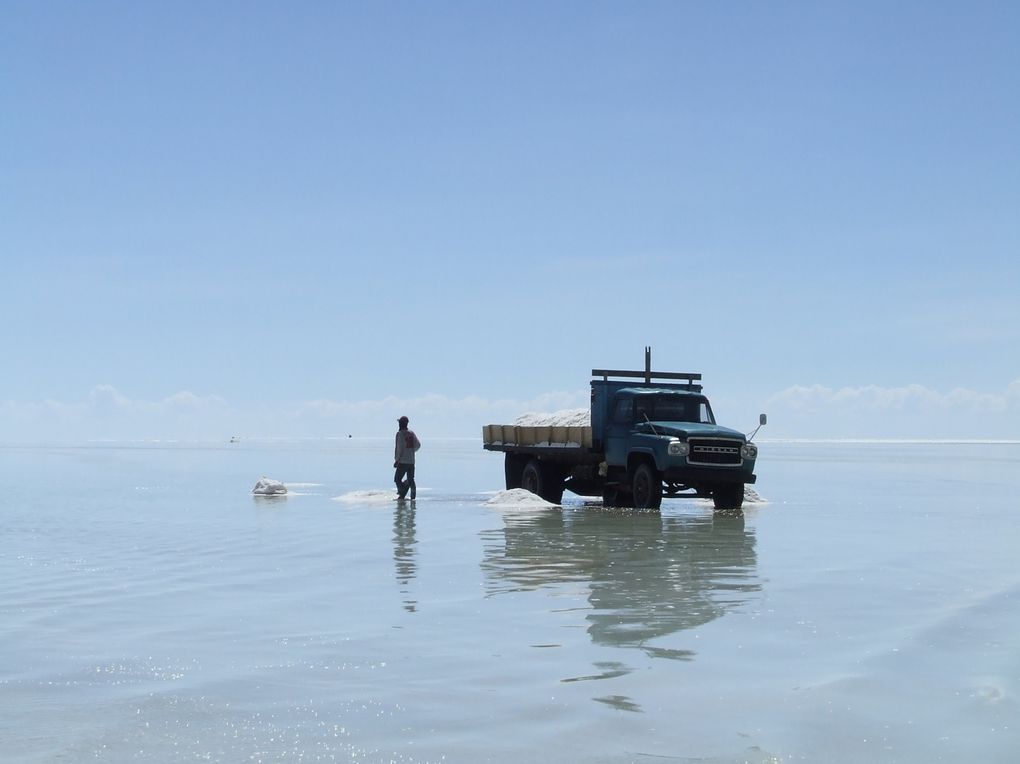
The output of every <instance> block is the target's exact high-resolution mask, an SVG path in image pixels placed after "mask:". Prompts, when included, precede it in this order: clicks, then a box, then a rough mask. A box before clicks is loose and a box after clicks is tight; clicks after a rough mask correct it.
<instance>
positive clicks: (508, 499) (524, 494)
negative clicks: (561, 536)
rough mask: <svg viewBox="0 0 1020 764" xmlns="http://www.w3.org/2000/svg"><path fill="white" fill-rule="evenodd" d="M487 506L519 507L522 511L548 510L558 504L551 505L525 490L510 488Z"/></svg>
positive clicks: (490, 500)
mask: <svg viewBox="0 0 1020 764" xmlns="http://www.w3.org/2000/svg"><path fill="white" fill-rule="evenodd" d="M485 504H486V506H489V507H517V508H520V509H548V508H551V507H556V506H557V505H556V504H550V503H549V502H548V501H546V500H545V499H543V498H542V497H541V496H536V495H535V494H533V493H532V492H531V491H525V490H524V489H523V488H510V489H507V490H506V491H500V492H499V493H497V494H496V495H495V496H493V497H492V498H491V499H489V500H488V501H487V502H485Z"/></svg>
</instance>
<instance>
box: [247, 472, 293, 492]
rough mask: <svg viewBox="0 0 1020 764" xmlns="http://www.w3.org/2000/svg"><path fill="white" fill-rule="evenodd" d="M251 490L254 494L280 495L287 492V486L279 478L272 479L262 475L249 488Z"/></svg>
mask: <svg viewBox="0 0 1020 764" xmlns="http://www.w3.org/2000/svg"><path fill="white" fill-rule="evenodd" d="M251 492H252V493H253V494H255V495H256V496H280V495H281V494H285V493H287V486H285V485H284V484H283V483H281V482H280V481H279V480H273V479H272V478H267V477H266V476H265V475H263V476H262V477H261V478H260V479H259V481H258V482H257V483H256V484H255V487H254V488H252V489H251Z"/></svg>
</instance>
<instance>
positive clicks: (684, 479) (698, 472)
mask: <svg viewBox="0 0 1020 764" xmlns="http://www.w3.org/2000/svg"><path fill="white" fill-rule="evenodd" d="M662 478H663V480H665V481H666V482H667V483H682V484H683V485H690V486H695V485H704V484H709V483H746V484H751V483H754V482H755V481H757V480H758V476H757V475H755V474H754V473H753V472H747V471H746V470H742V469H739V468H733V469H726V468H724V467H667V468H666V471H665V472H663V473H662Z"/></svg>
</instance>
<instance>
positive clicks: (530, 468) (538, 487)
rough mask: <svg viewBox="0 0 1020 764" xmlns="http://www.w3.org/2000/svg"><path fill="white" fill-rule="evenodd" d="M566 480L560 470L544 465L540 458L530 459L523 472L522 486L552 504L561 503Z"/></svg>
mask: <svg viewBox="0 0 1020 764" xmlns="http://www.w3.org/2000/svg"><path fill="white" fill-rule="evenodd" d="M564 482H565V480H564V477H563V475H562V473H561V472H560V471H559V470H557V469H556V468H555V467H549V466H545V465H543V464H542V463H541V462H540V461H539V460H538V459H531V460H529V461H528V463H527V464H525V465H524V472H523V473H522V474H521V488H523V489H524V490H525V491H531V492H532V493H533V494H535V495H536V496H541V497H542V498H543V499H545V500H546V501H548V502H549V503H550V504H559V503H560V502H562V501H563V484H564Z"/></svg>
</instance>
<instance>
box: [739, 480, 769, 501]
mask: <svg viewBox="0 0 1020 764" xmlns="http://www.w3.org/2000/svg"><path fill="white" fill-rule="evenodd" d="M744 503H746V504H768V503H769V502H768V499H766V498H764V497H763V496H762V495H761V494H760V493H758V492H757V491H756V490H754V489H753V488H751V486H749V485H745V486H744Z"/></svg>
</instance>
